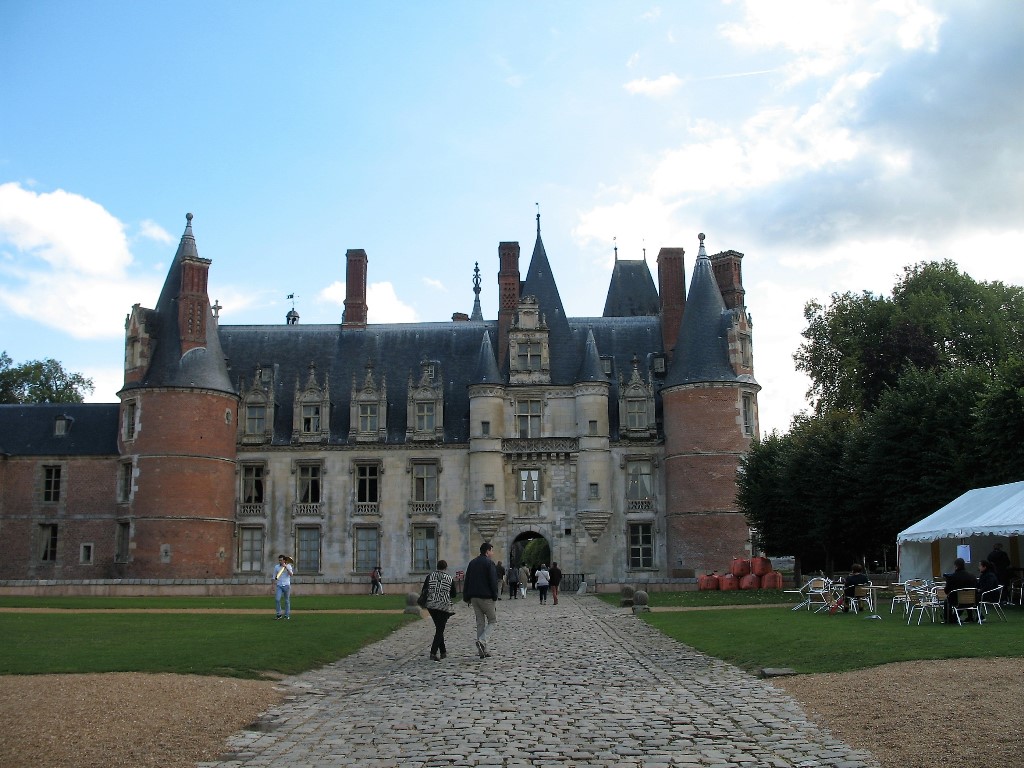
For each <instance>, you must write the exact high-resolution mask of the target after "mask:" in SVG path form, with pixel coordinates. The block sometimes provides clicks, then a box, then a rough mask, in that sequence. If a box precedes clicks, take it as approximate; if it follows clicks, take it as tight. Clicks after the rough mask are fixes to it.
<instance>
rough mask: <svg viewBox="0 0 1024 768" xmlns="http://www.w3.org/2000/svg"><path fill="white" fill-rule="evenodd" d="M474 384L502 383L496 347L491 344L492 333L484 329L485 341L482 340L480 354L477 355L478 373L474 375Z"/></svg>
mask: <svg viewBox="0 0 1024 768" xmlns="http://www.w3.org/2000/svg"><path fill="white" fill-rule="evenodd" d="M473 383H474V384H502V383H503V380H502V378H501V373H500V372H499V371H498V364H497V362H495V360H494V347H492V346H491V335H490V334H489V333H488V332H487V331H484V338H483V341H481V342H480V354H479V356H478V357H477V362H476V373H475V374H474V376H473Z"/></svg>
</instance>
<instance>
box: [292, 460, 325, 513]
mask: <svg viewBox="0 0 1024 768" xmlns="http://www.w3.org/2000/svg"><path fill="white" fill-rule="evenodd" d="M296 495H297V497H298V500H299V503H300V504H319V503H320V465H319V464H302V465H300V466H299V487H298V493H297V494H296Z"/></svg>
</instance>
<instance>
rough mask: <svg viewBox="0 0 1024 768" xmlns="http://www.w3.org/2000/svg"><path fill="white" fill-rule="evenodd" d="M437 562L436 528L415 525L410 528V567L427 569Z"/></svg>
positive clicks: (417, 569) (421, 569)
mask: <svg viewBox="0 0 1024 768" xmlns="http://www.w3.org/2000/svg"><path fill="white" fill-rule="evenodd" d="M436 562H437V528H435V527H434V526H432V525H416V526H413V529H412V569H413V570H414V571H429V570H430V569H431V568H433V566H434V563H436Z"/></svg>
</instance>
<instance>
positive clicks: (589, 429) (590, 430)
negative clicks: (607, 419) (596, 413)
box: [587, 419, 597, 435]
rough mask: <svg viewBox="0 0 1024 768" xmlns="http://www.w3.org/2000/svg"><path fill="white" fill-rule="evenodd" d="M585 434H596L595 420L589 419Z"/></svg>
mask: <svg viewBox="0 0 1024 768" xmlns="http://www.w3.org/2000/svg"><path fill="white" fill-rule="evenodd" d="M587 434H589V435H596V434H597V419H591V420H590V421H589V422H587Z"/></svg>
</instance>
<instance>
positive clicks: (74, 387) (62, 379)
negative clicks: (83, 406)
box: [0, 351, 95, 404]
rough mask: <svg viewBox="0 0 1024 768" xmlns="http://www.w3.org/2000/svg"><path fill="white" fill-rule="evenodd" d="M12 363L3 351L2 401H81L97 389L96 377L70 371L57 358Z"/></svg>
mask: <svg viewBox="0 0 1024 768" xmlns="http://www.w3.org/2000/svg"><path fill="white" fill-rule="evenodd" d="M12 363H13V361H12V360H11V358H10V356H9V355H8V354H7V352H6V351H5V352H0V403H7V404H16V403H81V402H82V401H83V400H84V399H85V395H87V394H91V393H92V391H93V390H94V389H95V387H94V385H93V383H92V379H88V378H86V377H85V376H83V375H82V374H80V373H68V372H67V371H65V370H64V368H63V366H61V364H60V363H59V362H57V361H56V360H54V359H53V358H46V359H45V360H30V361H29V362H27V363H22V364H21V365H13V364H12Z"/></svg>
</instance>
